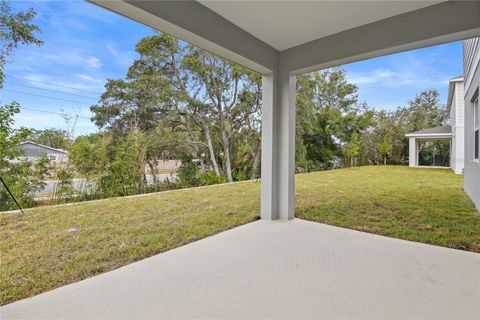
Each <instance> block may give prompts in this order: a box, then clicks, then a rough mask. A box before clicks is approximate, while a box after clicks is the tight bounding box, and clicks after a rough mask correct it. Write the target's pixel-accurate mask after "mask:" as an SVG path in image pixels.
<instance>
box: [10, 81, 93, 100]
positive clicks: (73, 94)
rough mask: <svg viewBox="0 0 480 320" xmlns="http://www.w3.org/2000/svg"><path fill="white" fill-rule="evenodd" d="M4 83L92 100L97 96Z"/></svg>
mask: <svg viewBox="0 0 480 320" xmlns="http://www.w3.org/2000/svg"><path fill="white" fill-rule="evenodd" d="M4 83H5V84H7V85H10V86H18V87H25V88H32V89H36V90H41V91H48V92H53V93H59V94H64V95H69V96H76V97H80V98H87V99H94V100H96V99H97V98H94V97H89V96H82V95H80V94H75V93H69V92H62V91H57V90H51V89H44V88H39V87H34V86H27V85H24V84H19V83H11V82H4Z"/></svg>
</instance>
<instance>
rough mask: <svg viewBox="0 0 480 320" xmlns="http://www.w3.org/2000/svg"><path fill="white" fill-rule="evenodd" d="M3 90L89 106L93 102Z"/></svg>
mask: <svg viewBox="0 0 480 320" xmlns="http://www.w3.org/2000/svg"><path fill="white" fill-rule="evenodd" d="M3 90H5V91H10V92H16V93H21V94H27V95H30V96H36V97H42V98H47V99H53V100H60V101H66V102H71V103H78V104H83V105H87V106H91V105H92V104H94V103H88V102H79V101H74V100H68V99H62V98H57V97H51V96H46V95H43V94H36V93H30V92H25V91H19V90H13V89H3Z"/></svg>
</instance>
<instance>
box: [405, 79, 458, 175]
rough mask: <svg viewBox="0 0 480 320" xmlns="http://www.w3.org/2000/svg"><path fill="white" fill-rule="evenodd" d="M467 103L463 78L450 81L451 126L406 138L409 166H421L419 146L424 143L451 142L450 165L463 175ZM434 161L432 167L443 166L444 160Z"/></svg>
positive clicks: (449, 108)
mask: <svg viewBox="0 0 480 320" xmlns="http://www.w3.org/2000/svg"><path fill="white" fill-rule="evenodd" d="M464 107H465V103H464V96H463V77H455V78H453V79H451V80H450V87H449V89H448V102H447V109H448V112H449V113H450V124H449V125H444V126H439V127H435V128H428V129H424V130H420V131H416V132H411V133H408V134H406V135H405V136H406V137H407V138H408V141H409V159H408V161H409V166H410V167H417V166H419V163H418V158H419V145H420V143H421V142H422V141H433V140H450V159H449V162H448V165H449V166H450V168H452V170H453V171H454V172H455V173H456V174H462V173H463V167H464V158H465V150H464V146H465V134H464V127H465V124H464V123H465V117H464V114H465V108H464ZM437 161H439V158H435V157H434V159H433V163H432V165H434V166H443V165H444V160H443V158H441V157H440V161H439V162H440V163H438V162H437Z"/></svg>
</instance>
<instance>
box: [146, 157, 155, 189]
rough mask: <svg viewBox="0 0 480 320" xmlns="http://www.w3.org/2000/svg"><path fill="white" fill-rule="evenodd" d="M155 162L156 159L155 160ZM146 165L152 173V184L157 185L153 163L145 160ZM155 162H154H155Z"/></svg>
mask: <svg viewBox="0 0 480 320" xmlns="http://www.w3.org/2000/svg"><path fill="white" fill-rule="evenodd" d="M155 162H156V161H155ZM147 164H148V167H149V168H150V174H151V175H152V180H153V184H154V185H155V186H156V185H157V170H156V166H154V165H153V163H152V162H151V161H147ZM155 164H156V163H155Z"/></svg>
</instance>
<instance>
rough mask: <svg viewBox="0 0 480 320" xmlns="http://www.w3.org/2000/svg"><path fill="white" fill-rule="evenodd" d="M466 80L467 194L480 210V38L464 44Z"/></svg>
mask: <svg viewBox="0 0 480 320" xmlns="http://www.w3.org/2000/svg"><path fill="white" fill-rule="evenodd" d="M463 63H464V66H463V70H464V79H465V169H464V174H465V180H464V181H465V182H464V189H465V192H466V193H467V194H468V195H469V196H470V198H471V199H472V200H473V202H474V203H475V205H476V207H477V209H480V137H479V135H480V132H479V131H480V106H479V102H478V100H479V87H480V38H472V39H468V40H465V41H464V42H463Z"/></svg>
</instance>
